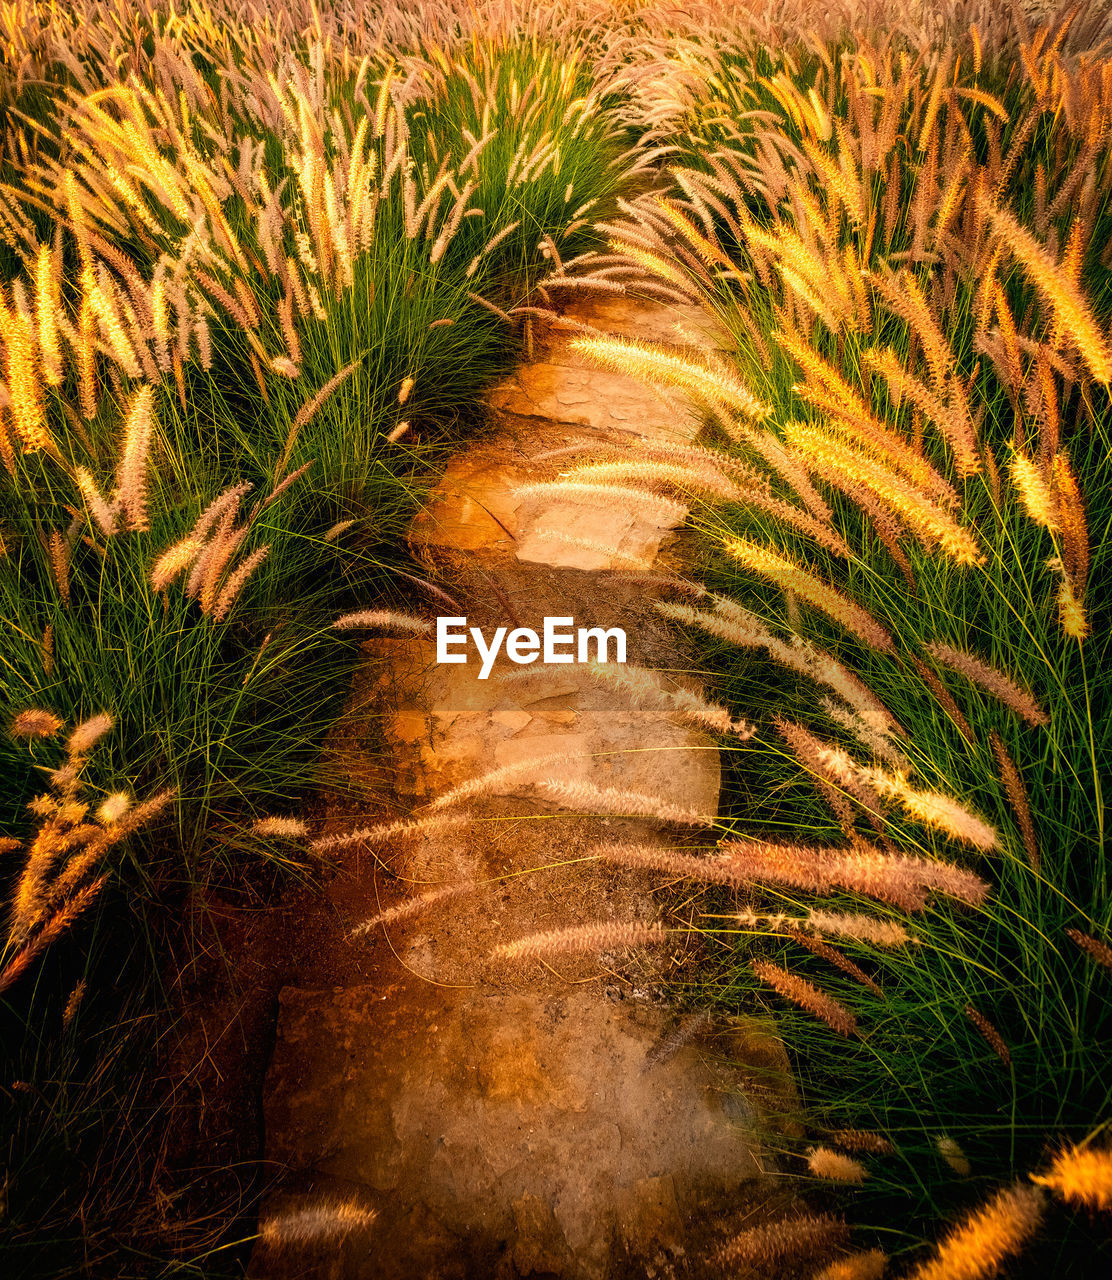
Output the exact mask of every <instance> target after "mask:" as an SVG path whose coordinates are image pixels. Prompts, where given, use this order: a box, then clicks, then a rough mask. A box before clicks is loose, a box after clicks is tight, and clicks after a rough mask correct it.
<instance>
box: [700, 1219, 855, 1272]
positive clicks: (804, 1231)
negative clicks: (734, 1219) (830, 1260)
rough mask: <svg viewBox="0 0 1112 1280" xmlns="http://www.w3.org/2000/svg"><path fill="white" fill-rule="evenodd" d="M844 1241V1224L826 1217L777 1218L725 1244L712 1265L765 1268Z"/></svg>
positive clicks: (845, 1237)
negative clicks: (717, 1263)
mask: <svg viewBox="0 0 1112 1280" xmlns="http://www.w3.org/2000/svg"><path fill="white" fill-rule="evenodd" d="M848 1239H849V1229H848V1227H847V1226H846V1224H845V1223H844V1222H843V1221H842V1220H841V1219H840V1218H835V1217H832V1216H830V1215H829V1214H815V1215H808V1216H807V1217H796V1218H780V1219H778V1220H776V1221H775V1222H769V1223H765V1224H763V1225H761V1226H759V1227H750V1228H749V1229H748V1230H747V1231H742V1232H740V1233H739V1234H738V1235H736V1236H734V1237H733V1239H732V1240H728V1241H727V1242H726V1243H725V1244H724V1245H722V1247H721V1248H720V1249H719V1250H718V1253H717V1255H716V1261H717V1262H719V1263H721V1264H722V1265H723V1266H731V1267H749V1268H753V1267H757V1266H760V1267H765V1268H767V1267H770V1266H772V1265H774V1264H776V1263H778V1262H781V1261H783V1260H784V1259H786V1258H793V1257H801V1256H807V1257H810V1256H813V1255H814V1254H815V1253H816V1252H817V1251H818V1250H820V1249H828V1248H831V1247H833V1246H835V1245H839V1244H844V1243H845V1241H846V1240H848Z"/></svg>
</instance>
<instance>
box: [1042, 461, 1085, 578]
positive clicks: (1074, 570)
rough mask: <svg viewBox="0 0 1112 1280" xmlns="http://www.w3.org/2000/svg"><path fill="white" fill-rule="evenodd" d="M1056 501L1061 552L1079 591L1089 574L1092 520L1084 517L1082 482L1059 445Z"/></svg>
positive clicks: (1054, 467) (1055, 467)
mask: <svg viewBox="0 0 1112 1280" xmlns="http://www.w3.org/2000/svg"><path fill="white" fill-rule="evenodd" d="M1051 475H1052V479H1053V492H1054V503H1055V507H1056V509H1057V514H1058V525H1059V527H1060V528H1061V530H1062V555H1063V561H1064V567H1065V572H1066V574H1067V575H1068V576H1069V579H1070V582H1071V583H1075V584H1076V586H1077V588H1078V590H1079V591H1084V589H1085V583H1086V582H1087V581H1088V578H1089V524H1088V521H1087V520H1086V518H1085V501H1084V499H1083V498H1082V496H1081V486H1080V485H1079V484H1078V482H1077V477H1076V476H1075V475H1074V473H1073V469H1072V468H1071V467H1070V460H1069V455H1068V454H1067V453H1066V452H1065V450H1062V449H1060V450H1059V451H1058V452H1057V453H1056V454H1055V455H1054V462H1053V464H1052V467H1051Z"/></svg>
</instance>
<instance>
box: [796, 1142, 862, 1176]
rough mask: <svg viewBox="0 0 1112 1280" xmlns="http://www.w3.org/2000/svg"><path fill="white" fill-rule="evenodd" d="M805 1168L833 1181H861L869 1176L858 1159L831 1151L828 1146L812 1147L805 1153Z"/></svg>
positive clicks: (815, 1174)
mask: <svg viewBox="0 0 1112 1280" xmlns="http://www.w3.org/2000/svg"><path fill="white" fill-rule="evenodd" d="M807 1168H808V1169H810V1171H811V1173H812V1174H814V1176H815V1177H816V1178H827V1179H831V1180H833V1181H835V1182H856V1183H861V1182H864V1181H865V1179H866V1178H867V1177H868V1176H869V1175H868V1170H867V1169H866V1168H865V1166H864V1165H863V1164H862V1163H861V1161H860V1160H854V1159H853V1157H852V1156H844V1155H841V1154H840V1153H839V1152H837V1151H831V1149H830V1148H829V1147H812V1148H811V1150H810V1151H808V1153H807Z"/></svg>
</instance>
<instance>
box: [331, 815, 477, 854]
mask: <svg viewBox="0 0 1112 1280" xmlns="http://www.w3.org/2000/svg"><path fill="white" fill-rule="evenodd" d="M472 821H473V819H472V817H471V815H470V814H469V813H433V814H429V815H428V816H427V817H424V818H414V819H403V820H401V821H398V822H381V823H378V824H377V825H375V826H373V827H359V828H357V829H356V830H354V831H344V832H341V833H338V834H337V835H329V836H319V837H318V838H317V839H316V840H312V841H310V843H309V848H310V849H311V850H312V851H313V852H314V853H335V852H336V851H337V850H338V849H349V848H351V846H352V845H355V844H367V845H372V846H373V845H378V844H385V843H387V842H388V841H390V840H403V839H406V838H407V837H409V836H418V835H430V834H432V833H434V832H437V831H443V830H445V829H446V828H447V827H454V826H465V825H466V824H467V823H469V822H472Z"/></svg>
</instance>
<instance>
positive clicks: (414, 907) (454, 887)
mask: <svg viewBox="0 0 1112 1280" xmlns="http://www.w3.org/2000/svg"><path fill="white" fill-rule="evenodd" d="M474 888H475V885H474V883H473V882H471V881H470V880H465V881H463V882H462V883H460V884H446V885H442V886H441V887H440V888H439V889H432V890H430V891H429V892H428V893H422V894H420V895H419V896H418V897H416V898H409V899H408V900H407V901H405V902H399V903H398V904H397V905H396V906H393V907H388V908H387V909H386V910H385V911H380V912H379V913H378V915H376V916H371V918H370V919H369V920H364V921H363V923H362V924H358V925H356V926H355V928H354V929H352V930H351V932H350V933H349V934H348V936H349V937H351V938H359V937H362V936H363V934H365V933H370V932H371V931H372V930H373V929H376V928H377V927H378V926H379V925H387V924H394V923H395V922H396V921H398V920H408V919H409V918H410V917H411V916H415V915H418V914H419V913H420V912H422V911H424V910H426V909H427V908H428V907H432V906H435V905H436V904H437V903H438V902H444V901H446V900H447V899H448V898H458V897H459V896H460V894H463V893H470V892H471V890H472V889H474Z"/></svg>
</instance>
